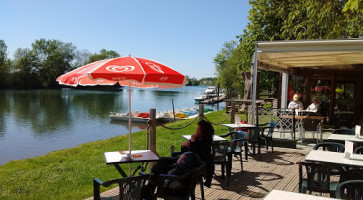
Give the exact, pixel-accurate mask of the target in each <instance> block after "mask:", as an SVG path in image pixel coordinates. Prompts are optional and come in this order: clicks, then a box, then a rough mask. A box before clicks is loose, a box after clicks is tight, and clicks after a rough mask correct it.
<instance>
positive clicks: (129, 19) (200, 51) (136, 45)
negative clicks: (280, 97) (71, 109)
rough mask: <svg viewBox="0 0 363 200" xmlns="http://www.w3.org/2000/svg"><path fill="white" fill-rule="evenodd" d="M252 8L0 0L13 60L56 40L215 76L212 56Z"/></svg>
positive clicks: (200, 2)
mask: <svg viewBox="0 0 363 200" xmlns="http://www.w3.org/2000/svg"><path fill="white" fill-rule="evenodd" d="M249 9H250V6H249V5H248V0H226V1H222V0H179V1H175V0H128V1H125V0H107V1H105V0H104V1H100V0H98V1H96V0H88V1H86V0H82V1H81V0H54V1H49V0H1V1H0V19H1V21H2V22H1V30H0V39H1V40H4V41H5V43H6V45H7V46H8V55H9V58H12V57H13V54H14V52H15V50H16V49H17V48H30V47H31V44H32V43H33V42H34V41H35V40H37V39H40V38H45V39H56V40H60V41H62V42H66V43H72V44H74V45H75V46H76V47H77V49H78V50H83V49H86V50H88V51H90V52H91V53H96V52H99V50H101V49H103V48H104V49H107V50H115V51H117V52H118V53H119V54H121V56H128V55H129V54H130V55H131V56H135V57H142V58H148V59H152V60H156V61H159V62H161V63H163V64H166V65H168V66H170V67H172V68H174V69H175V70H177V71H179V72H181V73H183V74H185V75H188V76H190V77H195V78H203V77H214V76H215V65H214V63H213V58H214V57H215V56H216V55H217V53H218V52H219V50H220V49H221V48H222V47H223V43H225V42H228V41H231V40H236V36H237V35H240V34H242V30H243V29H244V28H245V27H246V25H247V23H248V19H247V16H248V11H249Z"/></svg>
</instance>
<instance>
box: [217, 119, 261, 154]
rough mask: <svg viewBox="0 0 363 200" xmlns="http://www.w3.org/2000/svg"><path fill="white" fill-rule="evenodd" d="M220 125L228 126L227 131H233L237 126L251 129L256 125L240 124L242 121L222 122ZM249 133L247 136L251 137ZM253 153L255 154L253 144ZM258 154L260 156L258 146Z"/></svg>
mask: <svg viewBox="0 0 363 200" xmlns="http://www.w3.org/2000/svg"><path fill="white" fill-rule="evenodd" d="M222 126H225V127H228V128H229V131H234V130H235V129H237V128H246V129H253V128H257V126H256V125H253V124H242V123H234V124H222ZM251 136H252V135H250V136H249V137H251ZM252 137H253V136H252ZM252 154H253V155H256V151H255V146H253V153H252ZM258 154H259V155H260V156H261V150H260V148H258Z"/></svg>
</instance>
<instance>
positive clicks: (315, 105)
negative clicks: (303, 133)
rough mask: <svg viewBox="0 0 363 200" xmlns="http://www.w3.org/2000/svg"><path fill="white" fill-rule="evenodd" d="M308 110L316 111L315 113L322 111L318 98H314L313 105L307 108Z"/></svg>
mask: <svg viewBox="0 0 363 200" xmlns="http://www.w3.org/2000/svg"><path fill="white" fill-rule="evenodd" d="M306 110H310V111H314V112H319V111H320V104H319V102H318V99H317V98H316V97H314V98H313V103H311V104H310V106H309V107H307V108H306Z"/></svg>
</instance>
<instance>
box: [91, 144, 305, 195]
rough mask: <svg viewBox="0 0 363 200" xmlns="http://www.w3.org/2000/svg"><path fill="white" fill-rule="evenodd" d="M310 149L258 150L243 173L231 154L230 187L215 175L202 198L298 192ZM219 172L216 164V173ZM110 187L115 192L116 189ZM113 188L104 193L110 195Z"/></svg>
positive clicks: (197, 193)
mask: <svg viewBox="0 0 363 200" xmlns="http://www.w3.org/2000/svg"><path fill="white" fill-rule="evenodd" d="M310 150H311V148H309V147H307V148H304V149H288V148H278V147H275V148H274V152H271V150H265V149H261V153H262V158H261V160H260V159H259V158H258V156H254V157H251V156H250V157H249V159H248V161H246V160H244V162H243V170H244V172H241V165H240V160H239V157H238V159H237V158H236V157H234V158H233V163H232V175H231V178H230V184H229V186H228V187H227V186H226V182H225V180H223V179H221V178H218V177H214V179H213V181H212V186H211V188H207V187H204V196H205V199H207V200H209V199H211V200H214V199H218V200H227V199H233V200H234V199H237V200H238V199H241V200H242V199H243V200H245V199H246V200H247V199H262V198H264V196H265V195H266V194H268V193H269V191H271V190H272V189H280V190H286V191H292V192H297V191H298V181H299V172H298V164H297V163H298V162H299V161H301V160H302V159H304V157H305V156H306V155H307V153H308V152H309V151H310ZM220 173H221V171H220V166H219V165H218V166H216V174H218V175H220ZM112 190H114V192H117V188H115V189H112ZM112 190H111V191H107V192H108V193H109V194H110V193H112ZM195 193H196V199H201V195H200V187H199V185H198V186H197V187H196V191H195ZM88 199H89V200H91V199H93V198H92V197H91V198H88Z"/></svg>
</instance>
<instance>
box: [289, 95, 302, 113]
mask: <svg viewBox="0 0 363 200" xmlns="http://www.w3.org/2000/svg"><path fill="white" fill-rule="evenodd" d="M293 99H294V100H293V101H291V102H290V103H289V105H288V106H287V108H288V109H299V110H302V109H304V106H303V104H302V102H301V101H299V95H297V94H294V98H293Z"/></svg>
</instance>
